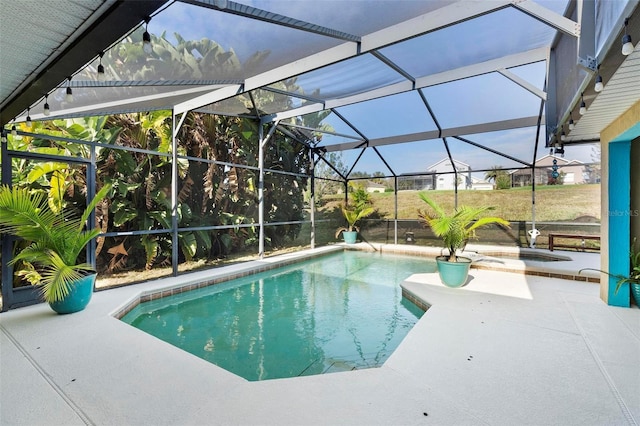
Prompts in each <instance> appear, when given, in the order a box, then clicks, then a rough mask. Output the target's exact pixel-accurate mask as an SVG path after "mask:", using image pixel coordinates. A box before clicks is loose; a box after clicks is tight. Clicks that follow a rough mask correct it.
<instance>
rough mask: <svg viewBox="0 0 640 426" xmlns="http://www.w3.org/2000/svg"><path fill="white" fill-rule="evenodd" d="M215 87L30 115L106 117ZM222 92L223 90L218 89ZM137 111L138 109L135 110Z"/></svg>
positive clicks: (182, 90) (34, 118) (36, 117)
mask: <svg viewBox="0 0 640 426" xmlns="http://www.w3.org/2000/svg"><path fill="white" fill-rule="evenodd" d="M215 88H216V86H210V87H207V86H204V87H189V88H187V89H181V90H172V91H170V92H163V93H158V94H153V95H146V96H138V97H135V98H127V99H118V100H114V101H109V102H102V103H99V104H92V105H89V106H86V105H85V106H79V107H75V108H67V109H62V110H52V111H51V115H50V116H49V117H45V115H44V114H43V113H33V112H32V113H31V118H32V119H33V120H53V119H55V118H63V117H72V116H85V117H87V116H90V115H107V114H117V113H118V112H119V111H122V112H129V111H130V110H131V106H133V105H139V104H144V103H146V102H151V101H157V100H161V99H167V100H168V102H169V103H170V102H171V98H172V97H175V96H185V95H190V94H196V93H202V92H204V91H206V90H213V89H215ZM218 90H223V89H218ZM170 106H171V105H164V107H170ZM137 110H138V111H139V110H140V109H137ZM182 112H184V111H175V112H174V114H176V115H178V114H180V113H182ZM24 120H26V116H23V117H20V118H16V121H24Z"/></svg>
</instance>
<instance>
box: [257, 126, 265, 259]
mask: <svg viewBox="0 0 640 426" xmlns="http://www.w3.org/2000/svg"><path fill="white" fill-rule="evenodd" d="M258 140H259V143H258V229H259V230H260V231H259V232H260V233H259V237H258V258H260V259H263V258H264V128H263V125H262V123H260V125H259V127H258Z"/></svg>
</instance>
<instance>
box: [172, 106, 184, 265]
mask: <svg viewBox="0 0 640 426" xmlns="http://www.w3.org/2000/svg"><path fill="white" fill-rule="evenodd" d="M185 114H186V113H185ZM177 131H178V130H177V126H176V113H175V110H171V267H172V270H173V276H174V277H176V276H178V249H179V247H180V243H179V240H178V140H177V139H176V132H177Z"/></svg>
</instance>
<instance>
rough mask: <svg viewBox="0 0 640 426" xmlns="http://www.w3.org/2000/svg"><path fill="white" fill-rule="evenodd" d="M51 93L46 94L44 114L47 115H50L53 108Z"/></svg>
mask: <svg viewBox="0 0 640 426" xmlns="http://www.w3.org/2000/svg"><path fill="white" fill-rule="evenodd" d="M48 99H49V95H44V115H45V116H46V117H48V116H49V114H51V109H50V108H49V101H48Z"/></svg>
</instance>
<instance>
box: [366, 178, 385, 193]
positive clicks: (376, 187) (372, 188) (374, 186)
mask: <svg viewBox="0 0 640 426" xmlns="http://www.w3.org/2000/svg"><path fill="white" fill-rule="evenodd" d="M364 189H365V191H367V192H369V193H372V192H384V190H385V189H386V186H384V185H382V184H381V183H376V182H369V181H367V182H366V183H365V185H364Z"/></svg>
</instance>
